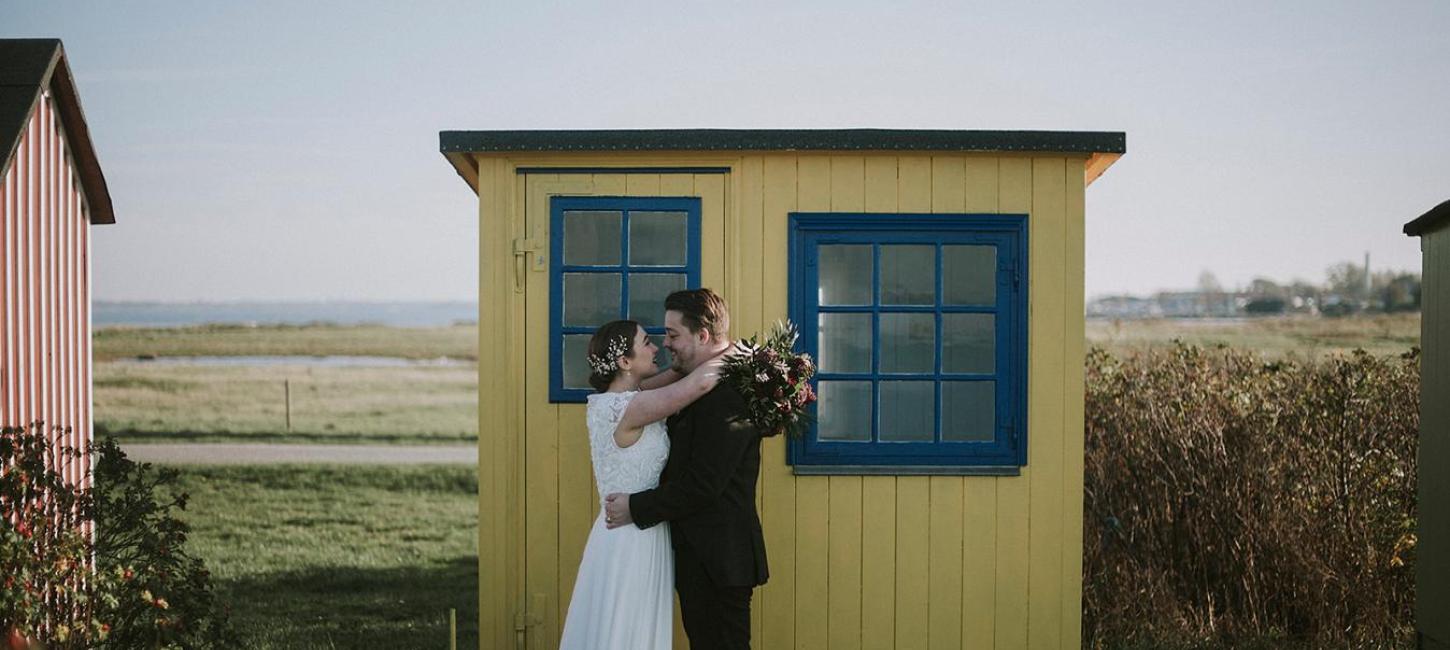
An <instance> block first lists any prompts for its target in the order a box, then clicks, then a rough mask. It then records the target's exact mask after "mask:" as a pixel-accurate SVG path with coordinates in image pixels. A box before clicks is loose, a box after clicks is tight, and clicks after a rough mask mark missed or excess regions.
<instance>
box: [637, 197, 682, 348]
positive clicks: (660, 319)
mask: <svg viewBox="0 0 1450 650" xmlns="http://www.w3.org/2000/svg"><path fill="white" fill-rule="evenodd" d="M631 219H633V217H631ZM684 288H685V275H684V274H683V273H634V274H631V275H630V276H629V318H630V319H631V320H636V321H639V323H640V324H641V325H644V326H645V327H664V324H665V296H668V295H670V294H671V293H674V292H676V291H679V290H681V289H684Z"/></svg>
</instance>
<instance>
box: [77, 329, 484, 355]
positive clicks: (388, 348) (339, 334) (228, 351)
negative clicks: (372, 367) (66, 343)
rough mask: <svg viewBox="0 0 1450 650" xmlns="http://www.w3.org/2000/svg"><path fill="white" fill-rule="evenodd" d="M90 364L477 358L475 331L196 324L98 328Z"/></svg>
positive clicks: (94, 337)
mask: <svg viewBox="0 0 1450 650" xmlns="http://www.w3.org/2000/svg"><path fill="white" fill-rule="evenodd" d="M92 340H93V342H94V345H95V359H96V361H113V360H117V359H134V358H136V357H140V356H157V357H172V356H237V355H273V354H280V355H362V356H381V357H404V358H408V359H433V358H437V357H440V356H446V357H450V358H454V359H468V360H477V359H478V326H477V325H453V326H449V327H387V326H383V325H324V324H315V325H262V326H255V327H254V326H249V325H196V326H190V327H102V328H97V329H96V331H95V334H94V336H93V338H92Z"/></svg>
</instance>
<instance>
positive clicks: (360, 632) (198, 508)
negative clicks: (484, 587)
mask: <svg viewBox="0 0 1450 650" xmlns="http://www.w3.org/2000/svg"><path fill="white" fill-rule="evenodd" d="M181 469H182V485H181V488H182V489H184V490H186V491H187V492H189V493H190V494H191V497H192V500H191V504H190V507H189V508H188V509H187V512H186V513H185V514H184V515H183V518H184V519H185V521H187V523H189V524H191V527H192V534H191V539H190V541H189V542H188V548H189V550H190V551H191V553H192V554H193V555H196V556H199V557H202V558H204V559H205V560H206V562H207V566H208V568H209V569H210V570H211V572H212V575H213V578H214V579H215V581H216V584H217V588H218V595H219V597H220V598H221V599H222V600H223V601H224V602H226V603H228V604H229V606H230V607H231V611H232V620H233V622H234V623H235V624H236V626H237V629H238V631H239V632H240V633H241V634H242V636H243V637H244V639H245V640H246V642H247V644H246V645H247V647H249V648H446V647H447V644H448V621H447V615H448V609H449V608H453V609H456V610H458V627H459V647H460V648H471V647H477V643H478V642H477V638H478V621H477V616H478V594H477V589H478V565H477V539H478V518H477V508H478V501H477V492H478V481H477V476H476V475H475V474H474V469H473V468H471V467H455V466H419V467H379V466H367V467H361V466H285V465H278V466H266V467H258V466H228V467H195V466H187V467H183V468H181Z"/></svg>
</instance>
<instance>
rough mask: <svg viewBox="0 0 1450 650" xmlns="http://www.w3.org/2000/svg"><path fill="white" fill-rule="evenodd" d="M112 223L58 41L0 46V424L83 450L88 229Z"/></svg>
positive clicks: (84, 478) (85, 464) (87, 431)
mask: <svg viewBox="0 0 1450 650" xmlns="http://www.w3.org/2000/svg"><path fill="white" fill-rule="evenodd" d="M115 221H116V219H115V215H114V214H112V210H111V196H110V193H109V192H108V191H107V189H106V179H105V177H104V176H102V174H101V166H100V164H99V163H98V162H97V161H96V152H95V150H94V149H93V148H92V146H91V138H90V134H89V131H88V129H87V128H86V120H85V116H84V114H82V112H81V103H80V97H79V96H78V95H77V94H76V87H75V80H74V78H73V77H72V76H71V72H70V67H69V66H68V65H67V64H66V58H65V49H64V48H63V47H62V46H61V42H60V41H59V40H57V39H0V424H3V425H4V426H6V427H20V426H25V425H28V424H30V423H32V422H36V421H43V422H44V423H45V428H46V430H47V431H50V430H55V428H56V427H60V428H61V429H62V430H64V429H68V430H69V433H67V434H64V436H57V438H58V439H57V440H55V442H56V444H57V445H59V444H69V445H73V446H75V447H81V448H83V447H84V446H86V445H88V444H89V443H90V441H91V433H92V429H91V309H90V306H91V240H90V228H89V226H90V225H91V224H98V223H115ZM65 471H66V473H67V476H68V478H70V479H71V480H73V481H75V482H78V483H81V484H88V483H89V480H90V479H89V476H90V467H89V457H88V455H87V456H83V457H82V462H81V463H80V464H79V466H75V465H73V464H72V465H71V466H69V467H66V469H65Z"/></svg>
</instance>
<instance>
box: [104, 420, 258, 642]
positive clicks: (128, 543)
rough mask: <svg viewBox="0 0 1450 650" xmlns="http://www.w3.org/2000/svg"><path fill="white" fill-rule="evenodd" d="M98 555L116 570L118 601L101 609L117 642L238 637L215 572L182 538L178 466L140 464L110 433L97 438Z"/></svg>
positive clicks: (183, 495)
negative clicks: (219, 595) (215, 588)
mask: <svg viewBox="0 0 1450 650" xmlns="http://www.w3.org/2000/svg"><path fill="white" fill-rule="evenodd" d="M96 449H97V452H98V459H97V461H96V467H95V482H96V496H95V504H96V510H95V512H96V528H97V535H96V546H95V549H96V559H97V562H98V563H99V565H100V568H101V570H102V571H103V572H105V571H109V572H112V573H114V574H115V575H117V576H118V577H119V578H120V580H119V585H120V589H119V590H118V594H117V596H118V597H117V598H116V599H115V605H114V606H111V607H106V608H104V609H103V610H102V613H103V615H104V619H105V620H106V621H108V622H110V623H111V635H110V638H109V639H108V645H110V646H111V647H116V648H139V647H148V648H152V647H163V648H167V647H184V648H198V647H202V648H226V647H232V646H235V645H236V644H237V641H236V639H235V635H234V634H233V632H232V630H231V628H230V625H229V621H228V617H227V612H226V610H225V608H224V606H223V605H222V604H221V603H219V602H218V601H217V599H216V596H215V595H214V593H213V589H212V583H211V574H210V573H208V571H207V569H206V564H205V563H204V562H203V561H202V560H201V558H197V557H192V556H191V555H189V554H188V553H187V551H186V548H185V544H186V538H187V535H188V533H190V531H191V529H190V527H188V526H187V525H186V523H185V522H183V521H181V520H180V519H178V518H177V517H176V513H179V512H181V511H184V510H186V503H187V500H188V498H189V497H188V495H187V494H186V493H184V492H177V491H176V482H177V471H176V470H175V469H159V470H158V469H156V468H154V467H152V466H151V465H150V464H149V463H143V464H137V463H135V462H133V461H131V460H130V459H128V458H126V454H125V453H124V452H122V451H121V448H120V447H119V446H118V445H117V444H116V441H115V440H114V439H111V438H107V439H105V440H104V441H102V442H101V443H99V444H97V445H96Z"/></svg>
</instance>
